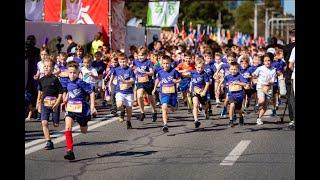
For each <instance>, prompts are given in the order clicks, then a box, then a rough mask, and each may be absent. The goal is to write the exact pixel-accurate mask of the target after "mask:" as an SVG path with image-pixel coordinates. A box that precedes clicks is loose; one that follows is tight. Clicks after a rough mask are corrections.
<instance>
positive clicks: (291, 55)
mask: <svg viewBox="0 0 320 180" xmlns="http://www.w3.org/2000/svg"><path fill="white" fill-rule="evenodd" d="M295 49H296V47H294V48H293V49H292V51H291V54H290V58H289V62H291V63H293V72H292V75H291V79H294V78H295V69H296V67H295V60H296V58H295V54H296V50H295Z"/></svg>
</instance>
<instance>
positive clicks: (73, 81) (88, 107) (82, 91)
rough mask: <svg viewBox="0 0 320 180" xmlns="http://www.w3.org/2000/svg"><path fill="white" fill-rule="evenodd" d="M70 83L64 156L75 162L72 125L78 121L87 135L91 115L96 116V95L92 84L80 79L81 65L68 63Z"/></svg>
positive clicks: (68, 86)
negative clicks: (88, 99) (65, 151)
mask: <svg viewBox="0 0 320 180" xmlns="http://www.w3.org/2000/svg"><path fill="white" fill-rule="evenodd" d="M67 66H68V72H69V81H68V82H67V99H66V117H65V132H64V133H65V138H66V147H67V153H66V155H65V156H64V158H65V159H67V160H74V159H75V156H74V153H73V138H72V125H73V122H74V121H77V122H78V123H79V125H80V131H81V133H83V134H86V133H87V130H88V121H89V120H90V119H91V115H96V109H95V104H94V101H95V95H94V91H93V87H92V86H91V84H89V83H86V82H84V81H83V80H81V79H80V78H79V72H80V70H79V64H78V63H76V62H74V61H71V62H68V65H67ZM88 94H89V95H90V104H89V103H88V102H87V101H86V96H87V95H88Z"/></svg>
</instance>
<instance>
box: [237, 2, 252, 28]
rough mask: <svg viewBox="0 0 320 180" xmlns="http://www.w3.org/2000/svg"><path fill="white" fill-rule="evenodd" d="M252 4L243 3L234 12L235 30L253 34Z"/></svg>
mask: <svg viewBox="0 0 320 180" xmlns="http://www.w3.org/2000/svg"><path fill="white" fill-rule="evenodd" d="M253 18H254V2H252V1H247V2H243V3H242V4H241V5H240V6H239V7H238V8H237V9H236V12H235V22H236V23H235V30H236V31H240V32H242V33H250V34H252V33H253Z"/></svg>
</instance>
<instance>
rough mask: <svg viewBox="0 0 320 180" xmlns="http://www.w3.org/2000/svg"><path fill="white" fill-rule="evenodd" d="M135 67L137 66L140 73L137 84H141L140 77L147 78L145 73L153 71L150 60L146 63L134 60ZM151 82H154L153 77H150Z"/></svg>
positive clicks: (137, 76) (137, 75)
mask: <svg viewBox="0 0 320 180" xmlns="http://www.w3.org/2000/svg"><path fill="white" fill-rule="evenodd" d="M133 66H135V67H136V69H137V71H138V73H137V74H136V80H137V83H140V82H139V78H140V77H143V76H146V75H145V72H150V70H151V69H153V64H152V62H151V61H149V60H148V59H145V60H144V61H140V60H134V61H133ZM150 81H152V76H148V82H150ZM142 82H143V81H142Z"/></svg>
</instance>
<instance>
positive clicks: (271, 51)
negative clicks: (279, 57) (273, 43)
mask: <svg viewBox="0 0 320 180" xmlns="http://www.w3.org/2000/svg"><path fill="white" fill-rule="evenodd" d="M267 53H272V54H273V55H274V54H275V53H276V50H275V49H274V48H268V49H267Z"/></svg>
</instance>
